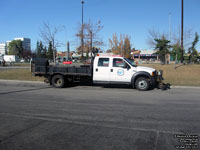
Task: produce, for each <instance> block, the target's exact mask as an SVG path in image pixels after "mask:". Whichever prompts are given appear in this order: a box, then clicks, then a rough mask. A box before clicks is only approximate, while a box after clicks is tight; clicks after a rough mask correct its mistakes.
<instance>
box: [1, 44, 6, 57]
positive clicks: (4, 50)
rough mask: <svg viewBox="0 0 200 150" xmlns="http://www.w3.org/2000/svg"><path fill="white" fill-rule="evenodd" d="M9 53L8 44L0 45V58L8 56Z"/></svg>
mask: <svg viewBox="0 0 200 150" xmlns="http://www.w3.org/2000/svg"><path fill="white" fill-rule="evenodd" d="M6 53H7V44H6V43H0V56H1V55H6Z"/></svg>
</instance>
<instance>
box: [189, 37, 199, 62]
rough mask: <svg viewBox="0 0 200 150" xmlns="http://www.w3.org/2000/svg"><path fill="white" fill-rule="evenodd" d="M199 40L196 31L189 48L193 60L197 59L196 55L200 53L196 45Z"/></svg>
mask: <svg viewBox="0 0 200 150" xmlns="http://www.w3.org/2000/svg"><path fill="white" fill-rule="evenodd" d="M198 42H199V35H198V34H197V33H195V38H194V41H193V42H192V46H191V47H190V48H189V50H188V53H190V54H191V55H190V59H191V60H192V62H194V61H195V60H196V56H197V55H198V52H197V50H196V45H197V43H198Z"/></svg>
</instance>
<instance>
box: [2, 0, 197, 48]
mask: <svg viewBox="0 0 200 150" xmlns="http://www.w3.org/2000/svg"><path fill="white" fill-rule="evenodd" d="M199 7H200V0H184V9H185V18H184V25H185V27H186V28H190V29H192V30H193V31H194V32H198V34H200V19H199V16H200V10H199ZM170 13H171V28H172V31H174V30H176V31H178V30H179V29H180V24H181V0H85V4H84V21H85V22H87V21H88V20H91V21H93V22H97V21H98V20H101V22H102V25H103V26H104V28H103V29H102V31H101V32H100V33H99V34H100V37H101V38H102V40H103V41H104V43H105V46H104V47H103V48H104V50H106V49H108V48H109V47H108V46H109V45H108V38H111V37H112V34H113V33H115V32H116V33H117V34H118V35H119V34H120V33H121V34H128V35H129V36H131V42H132V45H133V47H135V48H136V49H150V47H149V46H148V45H147V42H146V41H147V38H148V30H149V29H152V28H154V29H155V30H157V31H159V32H161V33H162V32H165V33H168V32H169V14H170ZM0 18H1V22H0V42H5V41H7V40H12V39H13V38H15V37H27V38H31V40H32V44H31V46H32V48H33V49H34V48H35V45H36V41H37V40H41V38H40V36H39V32H40V29H41V28H42V26H43V23H44V22H48V23H50V24H51V25H52V26H53V25H55V26H65V29H66V30H64V29H63V31H62V32H60V33H59V34H58V35H57V39H58V40H59V41H60V42H62V43H65V41H70V43H71V47H70V48H71V50H74V49H75V47H76V46H78V44H79V41H78V40H77V38H76V37H75V34H76V32H77V29H78V25H79V24H80V22H81V0H1V9H0ZM197 48H198V49H200V42H199V43H198V46H197ZM65 49H66V47H64V46H61V47H59V48H58V50H65Z"/></svg>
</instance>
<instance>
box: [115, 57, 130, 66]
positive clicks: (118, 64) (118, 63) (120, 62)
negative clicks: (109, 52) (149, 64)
mask: <svg viewBox="0 0 200 150" xmlns="http://www.w3.org/2000/svg"><path fill="white" fill-rule="evenodd" d="M113 67H121V68H126V67H127V64H126V62H124V61H123V60H122V59H120V58H114V59H113Z"/></svg>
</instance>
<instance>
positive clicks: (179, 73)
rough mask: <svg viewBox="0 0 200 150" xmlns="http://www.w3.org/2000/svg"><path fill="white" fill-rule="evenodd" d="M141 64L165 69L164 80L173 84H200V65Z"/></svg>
mask: <svg viewBox="0 0 200 150" xmlns="http://www.w3.org/2000/svg"><path fill="white" fill-rule="evenodd" d="M141 66H147V67H152V68H155V69H157V70H163V76H164V79H165V80H164V82H165V83H170V84H171V85H184V86H200V65H176V67H177V68H176V69H174V68H175V66H174V64H170V65H160V64H142V65H141Z"/></svg>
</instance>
